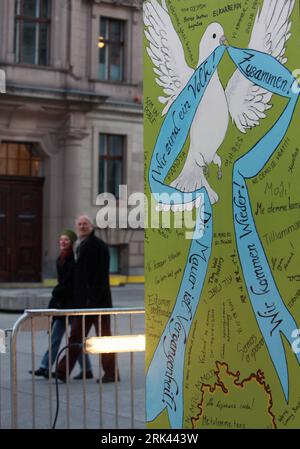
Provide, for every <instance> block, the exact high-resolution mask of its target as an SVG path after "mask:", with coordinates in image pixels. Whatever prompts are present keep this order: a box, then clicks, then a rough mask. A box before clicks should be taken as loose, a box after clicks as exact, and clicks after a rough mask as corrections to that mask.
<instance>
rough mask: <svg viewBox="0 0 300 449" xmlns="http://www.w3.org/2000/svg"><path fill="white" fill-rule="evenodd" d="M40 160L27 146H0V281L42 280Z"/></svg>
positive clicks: (14, 144) (41, 180)
mask: <svg viewBox="0 0 300 449" xmlns="http://www.w3.org/2000/svg"><path fill="white" fill-rule="evenodd" d="M41 170H42V159H41V157H40V156H39V155H38V153H37V152H36V150H35V146H34V144H29V143H13V142H2V143H0V282H39V281H41V242H42V198H43V177H42V172H41Z"/></svg>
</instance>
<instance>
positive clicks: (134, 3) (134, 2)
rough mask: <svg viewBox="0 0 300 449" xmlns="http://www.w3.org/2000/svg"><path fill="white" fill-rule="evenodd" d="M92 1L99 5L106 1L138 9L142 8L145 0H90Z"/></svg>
mask: <svg viewBox="0 0 300 449" xmlns="http://www.w3.org/2000/svg"><path fill="white" fill-rule="evenodd" d="M90 1H92V2H93V3H96V4H98V5H99V4H101V3H104V4H110V5H116V6H126V7H129V8H134V9H137V10H140V9H142V5H143V0H90Z"/></svg>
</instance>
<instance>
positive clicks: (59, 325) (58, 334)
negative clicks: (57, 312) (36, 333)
mask: <svg viewBox="0 0 300 449" xmlns="http://www.w3.org/2000/svg"><path fill="white" fill-rule="evenodd" d="M65 330H66V323H65V319H64V318H63V319H60V318H58V319H56V320H54V322H53V324H52V332H51V366H52V365H53V364H54V362H55V360H56V357H57V354H58V350H59V347H60V343H61V341H62V338H63V336H64V333H65ZM82 358H83V357H82V351H80V353H79V355H78V359H77V360H78V363H79V365H80V370H81V372H82V371H83V360H82ZM85 367H86V368H85V369H86V371H92V365H91V360H90V358H89V356H88V354H86V356H85ZM40 368H44V369H49V350H48V349H47V351H46V352H45V354H44V355H43V358H42V360H41V363H40Z"/></svg>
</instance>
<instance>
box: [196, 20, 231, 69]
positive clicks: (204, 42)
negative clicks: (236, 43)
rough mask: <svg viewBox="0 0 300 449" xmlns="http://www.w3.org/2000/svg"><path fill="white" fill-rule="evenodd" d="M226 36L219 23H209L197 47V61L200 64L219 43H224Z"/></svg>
mask: <svg viewBox="0 0 300 449" xmlns="http://www.w3.org/2000/svg"><path fill="white" fill-rule="evenodd" d="M225 41H226V37H225V35H224V30H223V27H222V26H221V25H220V24H219V23H216V22H214V23H211V24H210V25H208V27H207V28H206V31H205V33H204V34H203V36H202V39H201V41H200V47H199V58H200V59H199V63H200V64H201V63H202V62H203V61H204V60H205V59H206V58H208V56H209V55H210V54H211V53H212V52H213V51H214V50H215V49H216V48H217V47H219V45H222V44H224V42H225Z"/></svg>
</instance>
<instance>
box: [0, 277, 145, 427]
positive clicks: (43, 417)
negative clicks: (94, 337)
mask: <svg viewBox="0 0 300 449" xmlns="http://www.w3.org/2000/svg"><path fill="white" fill-rule="evenodd" d="M4 290H5V291H4ZM16 290H17V291H16ZM50 294H51V289H20V290H19V289H13V290H8V289H0V302H1V299H2V301H4V299H5V298H6V300H7V299H8V300H9V301H8V302H9V304H10V307H8V309H9V310H12V309H13V308H15V310H21V309H22V308H21V309H20V308H19V307H20V305H21V304H22V305H25V304H28V306H25V307H24V308H43V307H46V305H47V304H48V301H49V298H50ZM112 294H113V303H114V307H134V308H136V307H144V286H143V285H142V284H136V285H127V286H122V287H113V288H112ZM14 298H17V299H15V301H16V303H15V306H14V305H13V301H14ZM33 304H35V307H34V306H33ZM0 308H1V309H2V310H3V309H4V307H3V302H1V307H0ZM20 316H21V314H20V313H8V312H1V313H0V329H10V328H12V326H13V324H14V323H15V322H16V320H17V319H18V318H19V317H20ZM128 329H129V319H128V317H124V318H122V319H120V320H119V319H118V322H117V332H116V333H119V334H125V333H129V332H128ZM144 331H145V327H144V316H143V315H138V316H136V317H135V318H134V319H133V333H144ZM32 344H34V350H35V357H32ZM47 345H48V336H47V332H46V331H45V330H43V331H36V332H35V334H34V341H33V342H32V339H31V334H30V333H29V332H20V334H19V336H18V345H17V380H18V424H19V428H34V427H35V428H51V426H52V424H53V419H54V416H55V411H56V397H55V381H54V380H51V381H49V380H46V379H43V378H42V379H41V378H35V380H34V382H33V379H32V376H31V375H30V374H29V373H28V371H29V370H30V369H31V368H32V362H34V368H35V369H36V368H37V367H38V366H39V361H40V359H41V357H42V355H43V353H44V351H45V349H46V348H47ZM7 349H8V352H7V353H6V354H3V353H0V429H1V428H2V429H5V428H6V429H7V428H10V426H11V421H10V418H11V400H10V391H11V388H10V382H11V376H10V353H9V348H7ZM91 360H92V366H93V371H94V379H90V380H87V381H86V384H84V383H83V382H82V381H78V380H74V379H73V376H74V375H76V374H77V373H78V366H76V367H75V370H74V372H72V375H71V380H70V384H69V387H67V385H65V384H62V383H60V384H59V399H60V408H59V415H58V419H57V424H56V428H63V429H65V428H67V427H68V422H67V415H68V413H67V410H68V408H69V427H70V428H84V427H86V428H93V429H99V428H101V427H102V428H104V429H115V428H117V427H119V428H121V429H130V428H132V427H133V428H144V427H145V424H144V420H145V411H144V409H145V400H144V394H145V389H144V367H145V357H144V353H136V354H135V355H134V364H133V376H134V380H133V391H134V404H133V410H134V424H133V425H132V416H131V410H132V409H131V406H132V402H131V396H130V392H131V383H130V380H131V364H130V362H131V360H130V354H120V355H119V356H118V366H119V371H120V376H121V382H118V383H116V384H115V383H109V384H97V383H96V380H95V379H96V378H97V377H98V376H99V374H100V375H101V364H99V356H97V355H95V356H91ZM101 389H102V392H103V395H102V403H101V402H100V393H101ZM84 390H85V391H86V395H85V396H84ZM50 393H51V398H50ZM68 396H69V406H68V401H67V397H68ZM116 399H117V400H116ZM85 405H86V406H85ZM100 407H102V411H103V413H102V422H101V414H100V413H99V409H100ZM84 409H86V414H85V413H84ZM33 411H34V413H33ZM33 415H35V418H33ZM116 417H118V421H116V419H117V418H116Z"/></svg>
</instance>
